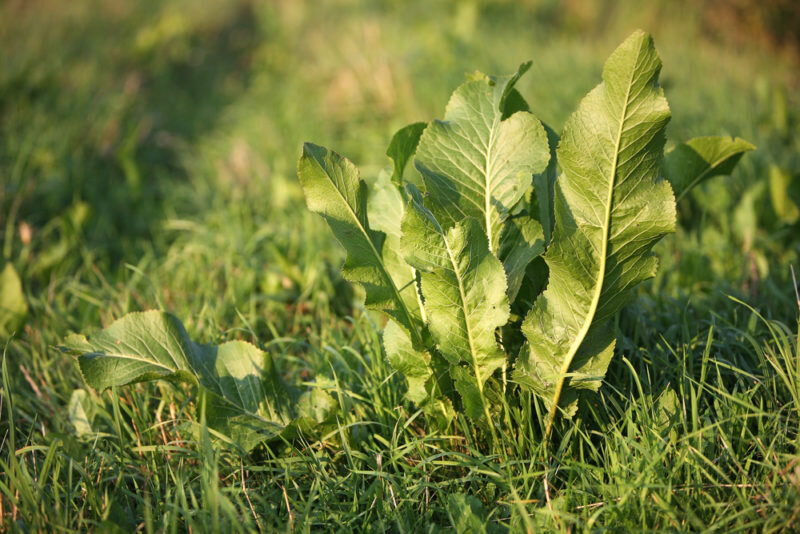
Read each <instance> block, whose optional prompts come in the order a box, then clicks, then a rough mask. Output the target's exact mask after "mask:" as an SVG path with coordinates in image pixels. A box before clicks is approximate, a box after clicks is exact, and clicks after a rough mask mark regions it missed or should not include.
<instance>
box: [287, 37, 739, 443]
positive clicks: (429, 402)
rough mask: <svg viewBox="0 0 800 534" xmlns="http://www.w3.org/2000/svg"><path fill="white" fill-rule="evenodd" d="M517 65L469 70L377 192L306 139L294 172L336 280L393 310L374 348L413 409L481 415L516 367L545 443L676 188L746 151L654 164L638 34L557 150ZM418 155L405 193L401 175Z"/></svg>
mask: <svg viewBox="0 0 800 534" xmlns="http://www.w3.org/2000/svg"><path fill="white" fill-rule="evenodd" d="M529 66H530V63H525V64H523V65H521V66H520V68H519V70H518V71H517V72H516V74H514V75H512V76H507V77H490V76H484V75H481V74H474V75H471V76H469V80H468V81H467V82H466V83H465V84H463V85H462V86H461V87H459V88H458V89H456V91H455V92H454V93H453V95H452V97H451V98H450V101H449V102H448V104H447V108H446V110H445V115H444V120H441V121H439V120H437V121H433V122H432V123H430V124H428V125H427V126H425V125H424V124H413V125H411V126H408V127H406V128H404V129H402V130H400V132H398V133H397V134H396V135H395V137H394V139H393V140H392V142H391V144H390V146H389V150H388V151H387V155H388V156H389V157H390V158H391V159H392V160H393V174H392V177H391V180H388V179H385V178H384V179H382V180H379V181H378V182H377V184H376V186H375V188H374V189H373V191H368V188H367V186H366V185H365V183H364V182H363V181H362V180H360V179H359V176H358V171H357V170H356V168H355V167H354V166H353V164H352V163H350V162H349V161H348V160H346V159H344V158H343V157H341V156H339V155H338V154H336V153H335V152H332V151H330V150H328V149H326V148H323V147H319V146H316V145H313V144H310V143H307V144H306V145H305V146H304V148H303V155H302V157H301V158H300V163H299V168H298V175H299V177H300V181H301V183H302V185H303V188H304V191H305V195H306V200H307V202H308V207H309V209H311V210H312V211H314V212H317V213H320V214H321V215H322V216H323V217H325V219H326V220H327V221H328V224H329V225H330V227H331V230H332V231H333V233H334V235H335V236H336V237H337V239H338V240H339V241H340V242H341V244H342V245H343V246H344V247H345V249H346V250H347V260H346V261H345V264H344V270H343V272H344V276H345V277H346V278H347V279H348V280H350V281H352V282H356V283H359V284H361V285H362V286H363V287H364V290H365V293H366V306H367V307H368V308H373V309H377V310H381V311H383V312H385V313H386V314H387V315H388V316H389V322H388V324H387V326H386V328H385V331H384V346H385V349H386V354H387V356H388V358H389V361H390V363H391V365H392V366H393V367H394V368H395V369H397V370H398V371H400V372H402V373H403V374H404V375H405V376H406V378H407V379H408V384H409V392H408V396H409V398H410V399H411V400H413V401H414V402H416V403H418V404H419V405H421V406H423V407H425V408H426V409H428V411H429V412H440V413H443V414H445V415H446V414H447V413H451V412H452V410H451V409H450V407H449V404H450V402H451V401H455V402H456V403H457V404H460V405H461V406H462V407H463V410H464V412H465V413H466V414H467V415H469V416H471V417H473V418H482V417H486V418H487V419H491V417H492V415H491V411H492V408H491V406H492V404H493V403H492V402H491V397H492V395H496V394H497V392H499V391H507V383H506V380H507V375H508V369H509V367H511V366H512V365H513V372H511V373H510V374H511V377H512V379H513V382H515V383H516V384H519V386H520V387H523V388H528V389H530V390H531V391H533V392H534V393H535V394H536V395H537V396H538V397H540V398H541V399H542V400H543V401H544V403H545V406H546V408H547V411H548V415H547V418H546V422H545V425H546V426H545V437H546V438H547V437H548V436H549V434H550V432H551V429H552V425H553V422H554V420H555V419H556V417H557V415H558V414H559V412H561V413H564V414H565V415H567V416H571V415H572V414H573V413H574V412H575V409H576V406H577V403H578V400H579V398H580V397H581V395H582V394H583V393H585V392H588V391H596V390H597V389H598V387H599V386H600V383H601V381H602V379H603V377H604V375H605V374H606V370H607V368H608V365H609V361H610V360H611V358H612V355H613V352H614V343H615V329H614V325H613V322H612V321H611V319H612V318H613V317H614V315H615V314H616V313H617V312H618V311H619V310H620V309H621V308H622V307H623V306H624V305H625V304H626V303H628V302H629V301H630V300H631V299H632V298H633V297H634V295H635V289H636V286H637V285H638V284H639V283H641V282H642V281H644V280H647V279H648V278H651V277H652V276H654V275H655V272H656V268H657V265H658V262H657V259H656V258H655V257H654V256H653V254H652V252H651V250H652V248H653V245H655V243H656V242H658V240H660V239H661V238H662V237H663V236H664V235H666V234H667V233H669V232H672V231H674V228H675V194H677V195H678V196H683V195H684V194H685V193H686V191H688V189H689V188H691V187H692V186H694V185H696V184H697V183H698V182H700V181H701V180H703V179H704V178H707V177H709V176H711V175H714V174H719V173H721V172H730V170H731V169H732V167H733V165H735V163H736V161H737V160H738V158H739V157H740V156H741V154H742V153H743V152H744V151H746V150H751V149H752V148H753V147H752V145H750V144H749V143H747V142H745V141H742V140H739V139H728V138H699V139H694V140H692V141H690V142H689V143H687V144H685V145H681V146H680V147H678V148H677V149H675V150H673V151H672V152H671V153H670V154H669V155H668V156H667V159H666V165H664V164H662V163H663V160H664V158H663V152H664V144H665V130H666V126H667V122H668V121H669V119H670V111H669V107H668V106H667V101H666V99H665V98H664V95H663V91H662V89H661V88H660V87H659V85H658V75H659V72H660V70H661V61H660V59H659V57H658V55H657V53H656V50H655V48H654V47H653V42H652V39H651V38H650V36H648V35H647V34H645V33H642V32H637V33H634V34H633V35H631V36H630V37H629V38H628V39H627V40H626V41H625V42H624V43H623V44H622V45H621V46H620V47H619V48H617V50H616V51H614V53H613V54H612V55H611V57H610V58H609V59H608V61H607V62H606V64H605V68H604V69H603V82H602V83H601V84H600V85H598V86H597V87H596V88H595V89H594V90H592V91H591V92H590V93H589V94H588V95H587V96H586V97H585V98H584V99H583V101H582V102H581V103H580V105H579V106H578V110H577V111H576V112H575V113H574V114H573V115H572V116H571V117H570V118H569V120H568V121H567V123H566V125H565V126H564V132H563V134H562V135H561V138H560V140H559V138H558V136H557V135H556V133H555V132H553V130H552V129H550V128H548V127H546V126H544V125H542V123H541V122H540V121H539V120H538V119H537V118H536V117H535V116H534V115H533V114H532V113H530V111H529V107H528V105H527V103H526V102H525V100H524V99H523V98H522V96H521V95H520V93H519V92H517V91H516V90H515V89H514V84H515V83H516V82H517V80H518V79H519V78H520V76H522V75H523V74H524V73H525V71H526V70H527V69H528V68H529ZM414 152H416V156H415V161H414V166H415V168H416V170H417V171H418V172H419V176H420V177H421V182H419V183H415V181H414V180H413V179H412V178H408V177H407V174H406V173H405V167H406V162H407V161H408V160H410V159H411V157H412V154H413V153H414ZM665 178H666V179H665ZM670 182H672V186H671V185H670ZM673 188H674V191H673ZM540 255H543V258H544V263H545V264H546V269H544V268H542V267H541V265H540V264H538V265H537V263H536V262H535V260H536V258H537V257H539V256H540ZM548 272H549V275H548ZM545 286H546V289H544V290H543V291H542V290H541V288H543V287H545ZM516 317H519V318H522V317H524V319H522V320H521V321H518V320H515V318H516ZM520 332H521V334H522V335H521V336H520V335H519V333H520ZM454 391H455V392H457V394H458V395H453V394H452V393H453V392H454Z"/></svg>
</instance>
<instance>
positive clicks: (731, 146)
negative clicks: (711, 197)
mask: <svg viewBox="0 0 800 534" xmlns="http://www.w3.org/2000/svg"><path fill="white" fill-rule="evenodd" d="M755 148H756V147H755V146H753V145H752V144H750V143H748V142H747V141H745V140H744V139H740V138H738V137H736V138H733V137H714V136H710V137H695V138H694V139H690V140H689V141H687V142H686V143H683V144H680V145H678V146H676V147H675V148H673V149H672V150H671V151H670V152H668V153H667V155H666V156H665V158H664V176H665V177H666V179H667V180H669V181H670V183H672V188H673V189H674V190H675V196H676V198H677V199H678V200H680V199H681V198H683V196H684V195H686V193H688V192H689V191H691V190H692V188H693V187H695V186H696V185H698V184H700V183H701V182H703V181H705V180H707V179H709V178H711V177H712V176H724V175H726V174H730V173H731V172H733V168H734V167H735V166H736V164H737V163H738V162H739V160H740V159H741V158H742V155H743V154H744V153H745V152H749V151H750V150H755Z"/></svg>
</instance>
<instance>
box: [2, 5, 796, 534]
mask: <svg viewBox="0 0 800 534" xmlns="http://www.w3.org/2000/svg"><path fill="white" fill-rule="evenodd" d="M315 4H316V3H300V2H284V3H269V4H266V5H260V4H258V5H257V4H254V3H253V4H251V3H249V2H234V3H225V2H213V3H212V4H211V5H210V6H208V7H206V8H205V9H204V10H202V11H201V10H199V9H198V8H197V7H196V6H194V4H190V3H188V2H185V1H181V0H175V1H172V2H168V3H162V2H155V1H147V2H139V3H127V2H122V1H119V0H95V1H92V2H86V3H77V2H67V3H63V2H53V1H47V2H41V3H40V4H37V5H35V6H29V5H28V3H24V2H10V3H6V4H3V5H2V6H0V21H2V22H0V46H2V50H3V53H2V55H3V58H4V60H5V61H4V63H3V68H2V70H1V71H0V231H2V247H0V249H2V250H3V256H4V258H3V260H0V267H2V265H1V264H2V263H3V262H10V263H11V264H12V265H13V266H14V268H15V269H16V270H17V272H18V273H19V274H20V277H21V279H22V283H23V288H24V292H25V295H26V300H27V303H28V307H29V311H28V317H27V321H26V323H25V325H24V327H23V329H22V331H21V332H19V333H18V334H17V335H16V336H15V337H14V338H13V339H11V340H8V341H4V345H3V384H2V396H1V397H0V402H2V409H1V410H0V412H1V413H2V416H0V417H1V418H0V442H2V447H0V448H1V449H2V451H0V503H1V504H2V510H0V521H1V522H2V530H7V531H12V532H16V531H19V532H30V531H42V532H56V531H57V532H61V531H85V530H94V531H113V530H114V529H118V530H121V531H132V530H134V529H136V528H139V529H142V530H145V531H164V532H178V531H180V532H182V531H187V530H191V531H195V532H197V531H240V530H241V531H258V530H262V531H274V530H281V531H283V530H286V531H306V530H312V529H313V530H336V531H350V530H364V531H377V532H383V531H386V530H392V531H398V532H421V531H422V532H427V531H430V532H436V531H439V530H447V529H454V530H456V531H465V530H466V529H467V527H468V526H469V525H473V526H475V527H476V528H477V527H480V528H486V529H487V531H492V530H493V529H500V530H502V529H503V528H510V529H511V530H512V531H520V530H523V529H526V528H527V529H529V530H531V531H537V530H539V529H543V530H546V531H552V530H564V531H567V530H569V531H572V532H575V531H585V530H617V531H643V530H692V531H693V530H709V531H714V530H723V531H726V532H738V531H745V532H755V531H782V530H783V531H786V530H791V529H792V528H793V527H794V528H796V527H795V525H797V524H800V516H799V515H798V513H797V510H800V451H798V439H800V436H799V435H798V432H799V431H800V404H799V403H800V348H799V346H800V342H799V341H800V340H799V339H798V315H799V314H800V309H798V305H797V303H796V302H795V300H796V297H795V293H794V289H793V287H792V281H791V275H790V269H789V266H790V264H793V265H794V266H795V269H797V268H798V267H800V261H798V260H800V238H799V237H798V236H800V226H798V223H797V222H793V223H792V222H791V221H790V220H787V219H785V218H781V216H780V214H779V213H777V211H776V209H775V208H774V206H773V203H772V202H771V196H770V195H771V193H773V192H772V191H770V183H769V172H770V171H769V169H770V166H771V165H775V166H777V167H780V168H784V169H787V170H788V171H790V172H791V173H795V174H797V173H798V171H800V146H799V145H800V136H799V135H798V133H797V132H798V130H797V128H798V124H800V115H798V114H797V109H799V108H798V104H799V102H798V101H797V97H796V96H794V95H796V94H797V88H798V83H800V81H799V80H798V79H797V75H796V72H797V71H796V64H797V63H796V62H797V58H792V57H791V56H790V55H782V54H778V53H777V52H775V51H774V50H772V49H765V48H763V47H761V46H760V45H752V46H749V45H748V46H745V45H741V44H737V41H726V40H725V38H724V36H723V37H720V38H719V39H716V40H712V39H710V38H708V37H706V36H705V28H706V26H705V23H704V22H703V20H702V19H701V18H700V17H699V15H697V16H695V15H696V13H695V11H693V9H692V8H691V7H690V6H688V4H683V3H672V2H665V3H664V4H663V5H660V4H659V5H656V6H654V7H650V8H647V9H638V10H637V9H636V8H635V7H634V6H635V4H634V3H630V4H628V3H623V4H622V5H621V6H620V7H614V8H609V7H608V6H607V5H605V4H604V3H602V2H598V3H597V4H591V5H593V6H595V7H594V8H580V7H577V4H576V5H575V6H573V7H569V6H570V5H572V4H568V6H567V7H566V8H562V7H559V5H558V4H557V3H555V2H502V1H489V0H486V1H483V2H473V3H468V2H463V3H462V2H459V3H457V4H453V5H451V4H449V3H447V2H443V1H442V2H420V3H413V4H411V5H408V3H407V2H386V3H382V4H381V5H380V7H377V6H378V4H377V3H370V2H362V1H357V0H356V1H339V2H326V3H322V6H321V7H312V6H314V5H315ZM636 27H642V28H643V29H645V30H647V31H650V32H651V33H652V34H653V35H654V38H655V41H656V45H657V47H658V49H659V51H660V53H661V55H662V58H663V61H664V65H665V67H664V76H663V78H664V85H665V91H666V93H667V97H668V98H669V100H670V103H671V108H672V113H673V117H674V118H673V121H672V123H671V125H670V127H669V128H670V129H669V137H670V138H671V139H674V140H676V141H677V140H681V139H686V138H689V137H691V136H694V135H701V134H734V135H738V136H741V137H744V138H746V139H748V140H750V141H752V142H754V143H755V144H756V145H757V146H758V151H757V152H756V153H753V154H748V155H746V156H745V158H744V159H743V161H742V163H741V164H740V167H739V168H738V170H737V171H736V173H735V175H734V176H733V177H731V178H723V179H715V180H714V181H712V182H709V183H708V184H707V185H706V186H704V187H702V188H700V190H698V191H696V192H695V193H693V194H692V195H691V198H689V199H687V200H688V201H687V202H685V203H684V204H682V205H681V206H680V209H679V223H680V225H679V226H680V227H679V230H678V232H677V233H676V234H675V235H674V236H670V237H669V238H667V239H666V240H665V241H664V242H663V243H662V244H661V245H660V246H659V248H658V254H659V256H660V257H661V258H662V266H661V270H660V273H659V275H658V277H657V278H656V279H655V280H653V281H652V282H651V283H649V284H647V285H646V287H645V288H644V289H643V290H642V291H641V294H640V296H639V298H638V299H637V301H636V302H635V303H634V304H633V305H631V306H630V307H629V308H627V309H626V310H625V311H624V312H622V313H621V314H620V315H619V316H618V319H617V327H618V329H619V339H620V341H619V343H618V350H617V354H616V357H615V360H614V362H613V363H612V367H611V369H610V370H609V374H608V377H607V380H606V383H605V384H604V386H603V387H602V388H601V390H600V393H599V394H598V395H597V396H596V397H594V399H593V400H592V402H590V403H588V404H587V405H586V406H585V407H584V408H583V409H582V410H581V411H580V412H579V414H578V416H577V417H576V418H575V419H574V420H573V421H571V422H562V423H561V424H560V426H558V428H556V432H557V434H558V436H559V438H558V439H557V440H555V441H554V443H553V446H552V447H551V448H550V449H549V450H544V449H543V446H542V445H541V431H542V429H541V427H540V425H539V421H540V420H541V413H540V411H541V409H542V408H541V406H540V405H539V404H538V403H537V402H536V401H535V400H533V399H530V398H522V399H520V402H519V403H518V404H517V403H512V404H510V405H508V404H506V405H503V406H502V407H501V413H502V414H503V417H502V418H501V419H502V420H501V422H500V426H499V428H498V433H499V435H500V439H499V440H498V442H496V443H494V444H493V445H490V444H489V443H488V441H487V440H485V439H483V436H482V433H481V430H480V429H476V428H475V427H473V426H472V425H471V424H470V423H468V422H467V421H465V420H458V421H456V423H455V424H454V425H452V426H451V428H450V429H448V431H447V432H440V431H437V430H436V429H433V428H431V427H430V426H428V425H426V424H425V420H424V417H423V416H422V414H420V413H419V412H418V411H417V410H416V408H415V407H414V406H413V405H410V404H409V403H408V402H407V401H405V400H404V398H403V394H404V390H405V385H404V381H403V379H402V377H400V376H398V375H396V374H393V372H392V370H391V369H390V367H389V366H388V364H387V363H386V361H385V357H384V355H383V353H382V350H381V344H380V331H381V328H382V324H381V323H380V322H379V319H378V317H377V315H373V314H371V313H367V312H366V311H365V310H364V309H363V308H362V307H361V306H360V305H359V304H358V302H359V298H358V295H357V294H356V293H357V292H355V291H354V290H353V289H352V288H351V287H349V285H348V284H346V283H345V282H344V280H343V279H342V277H341V275H340V273H339V266H340V264H341V262H342V260H343V257H344V254H343V252H342V250H341V249H340V248H339V247H338V245H337V244H336V243H335V242H334V240H333V238H332V236H331V234H330V232H329V231H328V229H327V228H326V227H325V225H324V222H323V221H322V220H321V219H319V218H318V217H316V216H314V215H313V214H310V213H308V211H307V210H306V209H305V206H304V203H303V199H302V192H301V191H300V188H299V185H298V183H297V179H296V176H295V175H294V173H295V170H294V166H295V163H296V161H297V157H298V155H299V151H300V146H301V143H302V141H305V140H311V141H315V142H319V143H322V144H325V145H328V146H331V147H333V148H334V149H336V150H337V151H339V152H341V153H343V154H346V155H347V156H348V157H350V158H351V159H352V160H354V161H355V162H357V163H358V164H359V166H360V167H361V168H362V170H363V172H364V175H365V178H367V179H370V178H372V177H374V176H375V175H376V174H377V171H378V170H379V169H380V168H381V167H382V166H384V165H385V164H387V163H388V160H386V159H385V157H383V152H384V149H385V146H386V144H387V143H388V140H389V138H390V136H391V134H392V133H393V132H394V130H396V129H397V128H399V127H400V126H403V125H404V124H406V123H409V122H412V121H417V120H429V119H431V118H433V117H435V116H437V115H438V114H439V113H440V110H441V109H442V107H443V105H444V103H445V100H446V98H447V95H448V94H449V93H450V91H451V90H452V89H453V88H454V87H455V86H456V85H457V84H458V83H459V82H460V81H461V80H462V79H463V73H464V72H466V71H472V70H474V69H480V70H482V71H486V72H492V73H507V72H511V71H513V70H514V69H515V68H516V67H517V65H518V64H519V62H521V61H523V60H526V59H529V58H530V59H533V60H534V66H533V68H532V71H531V73H529V74H528V75H527V76H526V77H525V78H524V79H523V82H522V84H521V86H520V90H521V91H522V93H523V94H524V95H525V96H526V97H527V99H528V101H529V102H530V103H531V107H532V108H533V111H534V112H535V113H537V114H538V115H539V116H540V117H541V118H542V119H543V120H544V121H546V122H548V123H550V124H552V125H553V126H554V127H555V128H556V129H560V128H561V126H562V125H563V122H564V121H565V119H566V117H567V114H568V113H569V112H570V111H571V110H572V109H574V108H575V106H576V104H577V102H578V100H579V99H580V97H581V96H582V95H583V94H585V93H586V92H587V91H588V90H589V89H590V88H591V87H593V86H594V85H595V84H596V83H597V82H598V81H599V72H600V67H601V65H602V61H603V59H604V58H605V57H606V56H607V55H608V53H609V52H610V51H611V50H612V49H613V47H614V46H615V45H616V44H617V43H618V42H620V41H621V40H622V39H623V38H624V37H625V36H626V35H628V33H630V31H631V30H633V29H634V28H636ZM553 87H558V90H557V91H553ZM781 110H783V111H781ZM797 180H798V178H795V182H796V181H797ZM795 187H796V185H795ZM777 194H779V195H780V194H784V195H786V194H788V193H787V192H786V191H777ZM25 227H27V228H30V229H31V230H32V234H31V237H30V239H27V238H25V239H23V237H24V234H25V230H24V228H25ZM0 298H1V297H0ZM153 308H164V309H167V310H169V311H171V312H173V313H175V314H176V315H177V316H178V317H180V318H181V320H182V321H183V322H184V324H185V325H186V327H187V330H188V332H189V334H190V335H191V336H192V338H193V339H196V340H198V341H204V342H218V341H221V340H227V339H246V340H249V341H252V342H254V343H256V344H258V345H259V346H260V347H261V348H263V349H265V350H267V351H268V352H269V353H270V354H271V355H272V356H273V357H274V358H275V360H276V362H277V363H278V366H279V368H280V369H281V370H282V373H283V374H284V377H285V378H286V380H287V381H289V382H292V383H299V384H306V385H308V386H309V387H319V388H324V389H326V390H328V391H329V392H331V393H332V394H334V395H335V396H336V397H337V398H338V399H339V402H340V405H341V407H340V412H339V414H338V417H337V426H336V429H335V430H334V431H332V432H331V433H330V434H329V435H326V436H324V437H323V438H322V439H320V440H318V441H309V442H304V441H298V442H293V443H273V444H271V445H269V446H265V447H262V448H259V449H257V450H256V451H254V453H253V454H251V455H249V456H244V457H242V456H240V455H238V454H237V453H236V452H235V451H232V450H229V449H226V448H221V447H219V446H218V443H217V442H215V441H213V439H212V438H211V437H210V436H209V435H208V433H207V432H206V431H204V427H203V413H202V409H201V406H202V399H200V398H198V393H197V391H195V390H192V389H191V388H188V387H175V386H171V385H168V384H147V385H137V386H134V387H127V388H121V389H119V390H115V391H109V392H105V393H98V392H95V391H91V390H90V389H88V388H87V387H86V386H85V385H84V383H83V381H82V378H81V376H80V372H79V370H78V367H77V364H76V363H75V361H74V360H73V359H72V358H71V357H68V356H65V355H64V354H62V353H61V352H59V351H58V350H57V348H56V347H57V346H58V344H59V343H60V342H61V340H62V339H63V338H64V337H65V336H66V335H67V334H68V333H70V332H82V333H90V332H91V331H93V330H95V329H97V328H100V327H102V326H104V325H107V324H108V323H109V322H110V321H111V320H113V319H115V318H118V317H120V316H121V315H123V314H124V313H126V312H129V311H135V310H143V309H153ZM76 390H82V391H83V392H84V393H79V394H77V395H75V393H74V392H75V391H76ZM79 406H80V408H81V409H82V410H83V413H84V415H85V422H90V428H86V427H85V425H84V426H82V424H81V421H82V420H84V419H83V418H82V417H81V414H80V410H79V409H78V407H79ZM76 423H77V424H76ZM476 531H478V530H476Z"/></svg>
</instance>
